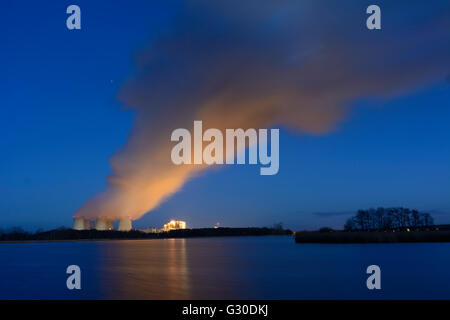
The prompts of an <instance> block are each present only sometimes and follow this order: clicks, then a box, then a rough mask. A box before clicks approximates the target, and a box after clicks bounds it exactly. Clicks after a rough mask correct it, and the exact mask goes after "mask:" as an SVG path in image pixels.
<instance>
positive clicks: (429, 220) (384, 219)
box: [344, 208, 434, 231]
mask: <svg viewBox="0 0 450 320" xmlns="http://www.w3.org/2000/svg"><path fill="white" fill-rule="evenodd" d="M433 224H434V221H433V217H431V215H430V214H429V213H421V212H419V211H418V210H414V209H413V210H411V209H408V208H377V209H368V210H358V212H357V213H356V215H355V216H353V217H351V218H349V219H348V220H347V222H346V223H345V225H344V229H345V230H346V231H368V230H392V229H407V228H422V227H429V226H432V225H433Z"/></svg>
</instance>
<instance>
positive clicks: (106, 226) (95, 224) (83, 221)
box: [73, 217, 132, 231]
mask: <svg viewBox="0 0 450 320" xmlns="http://www.w3.org/2000/svg"><path fill="white" fill-rule="evenodd" d="M113 224H114V220H113V219H110V218H97V220H96V221H94V219H88V218H84V217H74V218H73V229H74V230H94V229H95V230H100V231H105V230H114V225H113ZM131 228H132V221H131V219H130V218H121V219H119V228H118V230H119V231H130V230H131Z"/></svg>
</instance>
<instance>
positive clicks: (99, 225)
mask: <svg viewBox="0 0 450 320" xmlns="http://www.w3.org/2000/svg"><path fill="white" fill-rule="evenodd" d="M95 229H96V230H112V229H113V220H111V219H108V218H97V221H96V223H95Z"/></svg>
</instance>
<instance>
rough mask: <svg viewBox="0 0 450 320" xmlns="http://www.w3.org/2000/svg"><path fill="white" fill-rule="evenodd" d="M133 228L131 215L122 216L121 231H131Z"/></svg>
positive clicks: (120, 221)
mask: <svg viewBox="0 0 450 320" xmlns="http://www.w3.org/2000/svg"><path fill="white" fill-rule="evenodd" d="M131 228H132V222H131V219H130V218H129V217H125V218H120V220H119V229H118V230H119V231H130V230H131Z"/></svg>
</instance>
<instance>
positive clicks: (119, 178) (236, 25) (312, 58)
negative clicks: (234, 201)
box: [76, 0, 450, 219]
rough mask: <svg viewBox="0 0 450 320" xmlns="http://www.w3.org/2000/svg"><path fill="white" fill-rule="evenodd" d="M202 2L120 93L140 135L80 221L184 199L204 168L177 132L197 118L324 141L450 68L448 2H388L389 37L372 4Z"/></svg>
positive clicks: (157, 44)
mask: <svg viewBox="0 0 450 320" xmlns="http://www.w3.org/2000/svg"><path fill="white" fill-rule="evenodd" d="M219 2H220V3H219ZM379 2H380V1H379ZM183 3H184V5H186V4H185V2H183ZM193 3H195V4H191V5H187V7H186V8H184V9H183V10H182V11H183V13H182V14H180V16H178V17H177V19H176V20H175V21H174V23H173V25H172V26H171V27H170V28H166V29H165V30H164V31H161V32H160V33H159V34H158V36H157V37H156V38H155V39H154V40H153V41H152V42H151V43H150V44H149V45H148V47H147V48H146V49H145V50H142V52H141V54H140V55H139V57H138V59H137V64H138V72H137V74H136V76H135V77H134V79H133V80H132V81H130V82H129V83H128V84H127V85H126V86H125V87H124V88H122V90H121V92H120V94H119V98H120V100H121V101H123V103H124V104H125V106H126V107H128V108H131V109H134V110H136V114H137V116H136V120H135V124H134V127H133V129H132V132H131V135H130V138H129V140H128V142H127V144H126V145H125V146H124V147H123V148H122V149H121V150H119V151H118V152H117V153H116V154H115V155H114V156H113V157H112V158H111V166H112V168H113V172H114V175H113V176H111V177H108V188H107V190H106V191H105V192H103V193H101V194H99V195H97V196H96V197H94V198H93V199H91V200H89V201H88V202H87V203H85V204H84V205H83V206H82V207H81V208H80V209H79V210H78V212H77V213H76V215H78V216H88V217H95V216H108V217H114V218H118V217H121V216H130V217H131V218H133V219H137V218H139V217H141V216H142V215H143V214H145V213H147V212H149V211H151V210H152V209H154V208H155V207H156V206H158V205H159V204H160V203H161V202H162V201H164V200H165V199H166V198H167V197H168V196H170V195H171V194H173V193H174V192H176V191H177V190H179V189H180V188H181V187H182V186H183V184H184V183H185V182H186V181H187V180H188V179H189V178H191V177H193V176H195V175H196V174H197V173H198V172H199V171H200V170H203V169H204V167H202V166H195V165H181V166H176V165H174V164H172V162H171V160H170V151H171V148H172V146H173V143H171V142H170V135H171V132H172V131H173V130H174V129H176V128H188V129H190V128H192V124H193V121H194V120H202V121H203V126H204V129H206V128H208V127H213V128H219V129H224V128H244V129H246V128H261V127H263V128H267V127H270V126H284V127H289V128H292V129H294V130H299V131H302V132H309V133H316V134H323V133H327V132H329V131H330V130H332V129H333V128H334V127H335V126H336V124H337V123H339V121H340V120H341V119H342V118H343V117H345V115H346V113H347V111H348V110H347V109H348V106H349V103H350V102H351V101H354V100H355V99H358V98H362V97H388V96H391V95H394V94H399V93H403V92H407V91H409V90H411V89H413V88H417V87H420V86H423V85H426V84H428V83H431V82H433V81H439V80H441V79H444V77H445V75H446V74H448V72H449V69H450V68H449V67H450V62H449V61H450V58H449V57H450V43H449V41H448V39H450V22H449V20H450V19H449V15H448V12H450V4H448V2H444V1H443V2H442V4H439V6H437V7H431V5H430V7H427V6H423V5H416V4H412V3H411V2H410V1H395V2H393V1H389V2H386V3H381V4H380V7H381V8H382V30H379V31H369V30H367V29H366V27H365V19H366V17H367V15H366V14H365V7H366V6H364V4H365V1H320V0H319V1H318V0H314V1H313V0H309V1H297V0H296V1H278V0H276V1H252V0H246V1H234V0H230V1H196V2H193ZM406 8H407V9H406ZM406 12H408V15H406ZM384 13H386V14H384Z"/></svg>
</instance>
